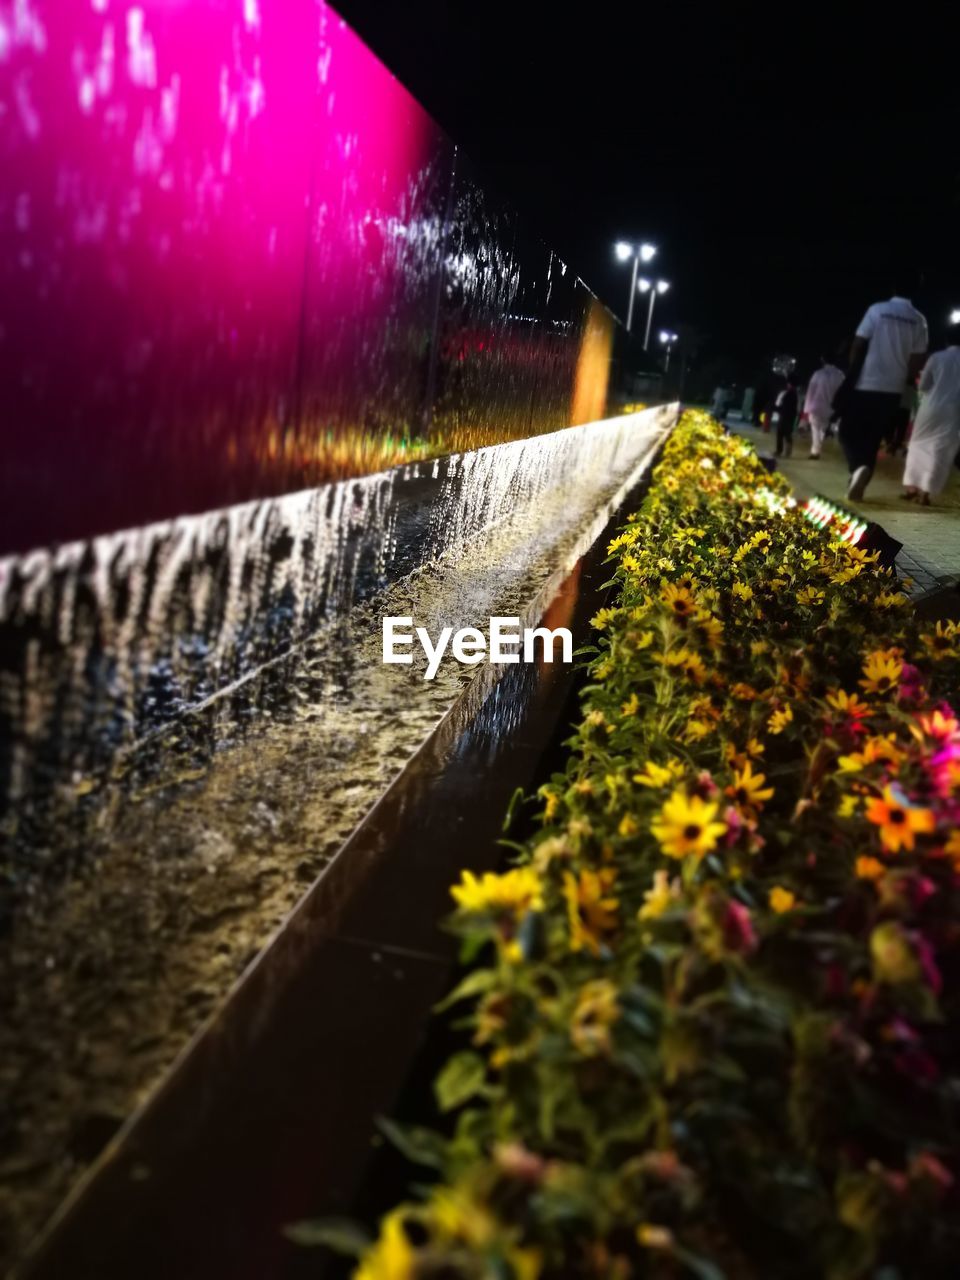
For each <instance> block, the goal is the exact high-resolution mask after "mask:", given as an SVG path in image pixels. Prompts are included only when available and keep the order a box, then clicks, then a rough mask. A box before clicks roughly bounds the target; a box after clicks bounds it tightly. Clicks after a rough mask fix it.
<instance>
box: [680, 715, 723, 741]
mask: <svg viewBox="0 0 960 1280" xmlns="http://www.w3.org/2000/svg"><path fill="white" fill-rule="evenodd" d="M715 727H716V726H715V725H712V724H711V723H710V722H709V720H688V721H687V723H686V724H685V725H684V727H683V740H684V742H702V741H703V739H704V738H707V737H709V736H710V734H711V733H713V731H714V729H715Z"/></svg>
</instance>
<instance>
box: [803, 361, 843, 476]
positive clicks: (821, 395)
mask: <svg viewBox="0 0 960 1280" xmlns="http://www.w3.org/2000/svg"><path fill="white" fill-rule="evenodd" d="M821 360H822V362H823V363H822V365H821V367H820V368H819V369H818V370H817V372H816V373H815V374H814V375H813V377H812V378H811V379H810V381H809V383H808V384H807V394H806V396H805V397H804V401H803V412H804V414H805V415H806V419H807V421H808V422H809V423H810V457H811V458H819V457H820V450H821V449H822V448H823V440H824V436H825V435H826V434H827V430H828V428H829V426H830V413H831V409H832V406H833V397H834V396H835V395H836V394H837V392H838V391H839V390H840V387H841V386H842V385H843V377H844V375H843V373H841V371H840V370H839V369H838V368H837V366H836V365H835V364H833V363H832V362H831V360H830V359H829V357H827V356H821Z"/></svg>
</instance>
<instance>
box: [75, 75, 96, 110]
mask: <svg viewBox="0 0 960 1280" xmlns="http://www.w3.org/2000/svg"><path fill="white" fill-rule="evenodd" d="M77 96H78V98H79V101H80V110H81V111H82V112H83V113H84V114H85V115H89V114H90V112H91V111H92V110H93V104H94V101H95V100H96V97H97V87H96V85H95V84H94V82H93V79H92V77H91V76H84V77H83V79H82V80H81V81H80V88H79V91H78V94H77Z"/></svg>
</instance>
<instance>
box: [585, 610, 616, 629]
mask: <svg viewBox="0 0 960 1280" xmlns="http://www.w3.org/2000/svg"><path fill="white" fill-rule="evenodd" d="M619 612H620V610H619V609H599V610H598V611H597V612H596V613H595V614H594V615H593V617H592V618H591V619H590V625H591V627H595V628H596V629H597V631H603V630H604V629H605V628H606V627H608V626H609V625H610V623H611V622H612V621H613V619H614V618H615V617H616V616H617V614H618V613H619Z"/></svg>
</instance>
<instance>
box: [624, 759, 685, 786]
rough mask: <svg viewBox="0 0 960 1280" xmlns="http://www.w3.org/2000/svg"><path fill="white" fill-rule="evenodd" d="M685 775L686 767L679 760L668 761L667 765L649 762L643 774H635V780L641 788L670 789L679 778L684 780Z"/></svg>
mask: <svg viewBox="0 0 960 1280" xmlns="http://www.w3.org/2000/svg"><path fill="white" fill-rule="evenodd" d="M683 774H684V767H683V765H682V764H681V763H680V761H679V760H668V761H667V763H666V764H665V765H662V764H655V763H654V762H653V761H652V760H648V761H647V763H646V764H645V765H644V767H643V772H642V773H635V774H634V775H633V780H634V782H639V784H640V786H641V787H669V786H672V785H673V783H674V782H676V780H677V779H678V778H682V777H683Z"/></svg>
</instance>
